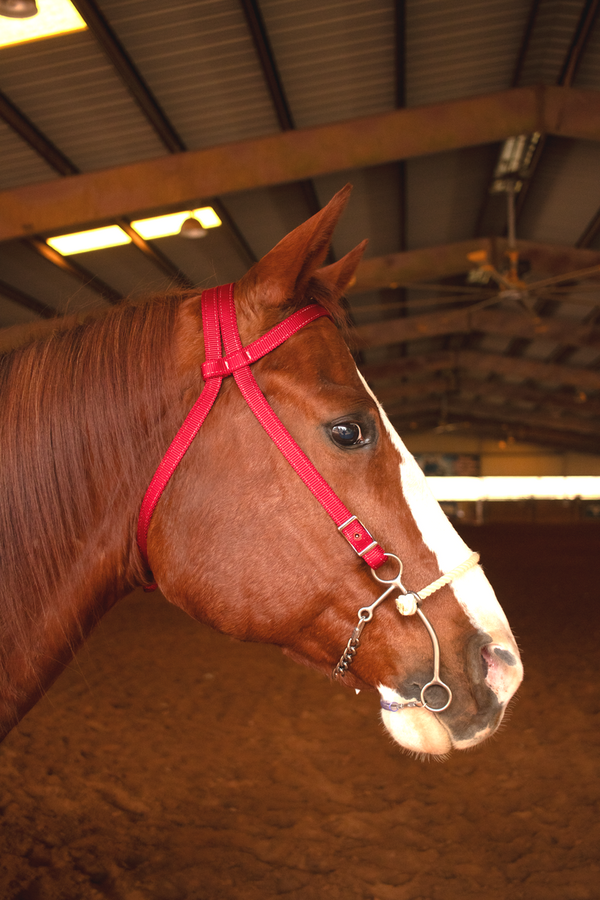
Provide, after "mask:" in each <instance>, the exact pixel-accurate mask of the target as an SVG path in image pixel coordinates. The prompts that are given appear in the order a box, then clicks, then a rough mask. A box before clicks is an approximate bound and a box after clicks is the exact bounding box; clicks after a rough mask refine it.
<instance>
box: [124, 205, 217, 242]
mask: <svg viewBox="0 0 600 900" xmlns="http://www.w3.org/2000/svg"><path fill="white" fill-rule="evenodd" d="M191 217H193V218H194V219H198V221H199V222H200V224H201V225H202V227H203V228H218V226H219V225H220V224H221V220H220V218H219V217H218V215H217V214H216V212H215V211H214V209H213V208H212V206H203V207H202V209H187V210H185V211H184V212H176V213H169V215H167V216H154V217H153V218H151V219H138V220H137V221H136V222H132V223H131V227H132V228H135V230H136V231H137V233H138V234H139V235H140V237H143V238H144V240H146V241H147V240H150V239H152V238H160V237H168V236H169V235H171V234H179V232H180V230H181V226H182V225H183V223H184V222H185V220H186V219H189V218H191Z"/></svg>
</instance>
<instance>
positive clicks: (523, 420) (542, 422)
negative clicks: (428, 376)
mask: <svg viewBox="0 0 600 900" xmlns="http://www.w3.org/2000/svg"><path fill="white" fill-rule="evenodd" d="M384 407H385V410H386V412H387V414H388V416H389V417H390V418H392V419H398V418H402V419H404V421H411V420H412V419H413V418H414V416H419V414H420V411H421V407H424V408H425V409H429V410H434V409H435V408H436V404H435V403H433V404H431V403H429V402H428V400H424V401H423V402H422V403H412V404H410V403H408V404H402V403H397V404H396V403H388V404H384ZM437 409H438V413H439V417H440V419H441V418H443V417H444V416H445V415H449V416H450V415H451V416H453V417H455V416H458V417H459V418H464V419H466V420H467V421H474V420H478V419H482V420H484V421H488V422H496V423H498V424H501V425H504V426H506V425H508V426H509V427H510V426H511V425H524V426H527V427H529V428H530V429H533V430H534V431H537V429H538V428H539V429H541V430H545V431H553V432H557V433H560V432H568V433H569V434H571V435H578V436H579V437H580V438H581V437H583V438H588V439H589V438H593V439H595V440H596V442H597V441H598V439H599V438H600V424H599V423H598V422H597V421H594V420H592V419H590V420H586V419H581V418H578V417H576V416H557V417H554V416H550V415H548V414H547V413H538V412H534V411H531V410H527V409H522V410H520V409H515V408H514V407H510V406H507V405H506V404H503V405H501V406H500V405H498V404H492V403H486V402H485V401H479V402H478V403H476V404H474V403H468V402H465V401H463V400H460V399H454V398H452V397H450V398H449V399H446V398H440V400H439V401H438V402H437ZM596 452H597V444H596Z"/></svg>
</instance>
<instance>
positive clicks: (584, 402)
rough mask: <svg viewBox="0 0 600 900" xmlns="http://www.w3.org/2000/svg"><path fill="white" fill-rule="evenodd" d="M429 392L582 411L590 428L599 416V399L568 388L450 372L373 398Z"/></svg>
mask: <svg viewBox="0 0 600 900" xmlns="http://www.w3.org/2000/svg"><path fill="white" fill-rule="evenodd" d="M432 394H433V395H435V394H437V395H445V396H452V397H454V398H455V399H456V400H460V399H461V397H462V395H464V394H470V395H473V396H474V397H477V398H481V397H500V398H501V399H502V400H504V401H508V403H509V404H513V403H514V402H515V401H516V402H524V403H528V404H532V405H534V406H535V407H537V410H536V411H537V412H546V414H553V412H554V411H557V412H559V413H563V412H567V413H573V412H577V413H578V412H582V413H585V415H584V416H582V417H581V421H582V423H583V425H584V427H586V426H587V425H590V424H592V425H593V427H594V428H597V427H598V421H597V420H598V419H599V418H600V401H598V400H594V399H592V400H588V399H587V398H584V399H580V397H579V395H577V394H573V393H572V392H571V393H569V392H560V393H557V392H556V391H553V390H549V389H542V388H531V387H523V386H521V385H514V384H507V383H506V382H502V381H483V380H478V379H476V378H469V377H465V376H464V375H462V374H461V375H460V376H458V377H457V376H456V374H455V373H454V372H452V373H451V374H450V375H449V376H447V377H441V376H438V377H436V378H429V379H424V380H412V381H405V382H404V383H403V384H399V385H398V384H397V385H394V386H393V387H388V388H384V389H380V390H378V391H377V399H378V400H379V401H380V402H381V403H383V405H384V406H387V405H392V404H394V403H396V402H398V401H403V400H411V399H412V400H417V399H423V400H424V399H425V398H426V397H429V396H431V395H432ZM478 402H479V399H478ZM503 408H504V407H503ZM587 416H595V417H596V421H592V422H591V423H590V420H589V418H587Z"/></svg>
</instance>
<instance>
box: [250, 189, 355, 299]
mask: <svg viewBox="0 0 600 900" xmlns="http://www.w3.org/2000/svg"><path fill="white" fill-rule="evenodd" d="M351 190H352V186H351V185H349V184H347V185H346V187H344V188H342V190H341V191H338V193H337V194H336V195H335V196H334V197H332V199H331V200H330V201H329V203H328V204H327V206H324V207H323V209H322V210H320V212H318V213H317V214H316V215H314V216H312V217H311V218H310V219H307V221H306V222H304V223H303V224H302V225H299V226H298V228H295V229H294V231H291V232H290V233H289V234H288V235H286V237H284V238H283V240H281V241H279V243H278V244H277V246H275V247H274V248H273V249H272V250H271V251H270V252H269V253H267V255H266V256H263V258H262V259H261V260H259V261H258V262H257V263H256V264H255V265H254V266H252V268H251V269H250V270H249V271H248V272H246V274H245V275H244V277H243V278H242V279H241V280H240V281H239V282H238V284H237V287H236V298H238V299H240V300H241V302H242V303H244V302H245V303H247V304H248V305H249V306H250V307H254V308H256V307H257V306H262V307H265V306H266V307H279V306H283V305H284V304H285V303H288V302H290V301H293V300H294V299H300V298H301V297H302V295H303V293H304V291H305V289H306V287H307V285H308V282H309V281H310V279H311V278H312V276H313V275H314V274H315V273H316V271H317V269H318V268H319V266H320V265H321V263H322V262H323V260H324V259H325V257H326V256H327V251H328V249H329V244H330V242H331V236H332V234H333V230H334V228H335V226H336V224H337V221H338V219H339V218H340V216H341V214H342V212H343V210H344V207H345V206H346V203H347V202H348V197H349V196H350V191H351ZM340 262H341V261H340ZM329 268H331V267H329V266H328V267H327V268H326V269H325V270H324V271H327V269H329Z"/></svg>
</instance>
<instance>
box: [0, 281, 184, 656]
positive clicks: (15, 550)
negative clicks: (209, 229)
mask: <svg viewBox="0 0 600 900" xmlns="http://www.w3.org/2000/svg"><path fill="white" fill-rule="evenodd" d="M186 296H189V294H185V293H179V294H177V293H172V294H166V295H163V296H157V297H153V298H151V300H150V301H148V302H145V303H141V304H140V303H125V304H123V305H121V306H119V307H118V308H117V309H115V310H111V311H110V312H109V313H108V314H106V315H105V316H103V317H102V318H96V319H91V320H88V321H87V322H85V323H84V324H79V325H75V326H74V327H71V328H70V329H68V330H58V329H55V330H53V331H52V333H51V334H50V335H48V336H47V337H45V338H43V339H41V340H35V341H34V342H32V343H30V344H28V345H26V346H23V347H20V348H19V349H17V350H14V351H12V352H9V353H5V354H2V355H0V454H1V459H2V469H1V475H0V479H1V485H2V487H1V492H2V494H1V495H2V505H1V508H0V554H1V557H0V558H1V559H2V594H3V602H2V610H1V612H0V616H1V620H0V629H1V630H2V633H3V635H6V634H13V635H14V636H15V640H16V642H17V643H19V644H20V645H21V646H22V647H23V648H24V644H25V643H26V640H27V634H28V633H30V629H28V627H27V623H28V620H35V619H37V618H38V617H40V616H42V617H44V616H46V615H48V614H49V607H50V606H51V605H52V603H53V602H55V599H54V598H55V597H56V596H57V595H58V594H59V592H60V585H61V582H62V581H63V579H64V578H65V577H66V573H67V571H68V569H69V567H70V566H71V565H72V563H73V559H74V558H75V555H76V552H77V553H80V552H81V546H82V545H85V543H86V541H87V540H88V535H90V534H91V533H92V529H93V526H94V525H97V524H98V519H99V516H101V515H103V514H104V513H102V512H101V510H106V509H110V508H114V507H116V506H118V505H119V502H120V500H121V498H120V497H119V492H120V488H119V485H120V484H121V485H122V484H136V483H137V482H138V481H139V473H140V471H144V470H148V472H149V475H151V470H152V466H153V465H155V464H156V462H157V460H158V459H160V456H161V455H162V453H163V452H164V449H165V447H164V440H163V439H162V433H163V428H161V427H160V424H159V423H161V422H162V423H163V426H164V422H165V416H166V418H167V419H168V418H169V412H168V411H169V410H170V409H172V408H173V406H175V407H176V408H177V409H179V408H180V405H181V404H180V402H179V403H177V402H174V401H176V400H177V399H178V397H177V391H178V386H177V383H176V379H174V378H173V377H169V373H170V371H171V368H172V362H173V359H172V357H173V340H172V336H173V330H174V325H175V321H176V316H177V310H178V308H179V305H180V303H181V301H182V300H183V299H185V297H186ZM67 373H68V374H67ZM179 390H180V389H179ZM176 414H177V413H176ZM175 427H176V426H175ZM142 448H144V449H142ZM115 473H119V478H118V479H115ZM105 490H106V491H108V492H109V496H108V497H106V496H105V497H104V499H102V498H101V496H100V495H101V493H102V492H103V491H105ZM101 500H102V502H100V501H101ZM127 528H128V529H129V530H130V533H131V535H133V534H134V532H135V521H134V519H133V518H132V520H131V521H129V522H128V523H127ZM92 549H93V550H94V551H95V552H98V548H97V547H94V548H91V547H90V550H92ZM11 649H12V648H11V647H9V646H7V645H6V644H5V643H3V645H2V652H3V653H6V654H8V653H9V652H10V651H11Z"/></svg>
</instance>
